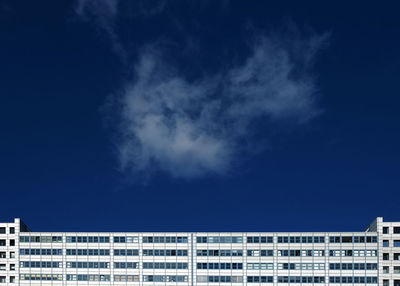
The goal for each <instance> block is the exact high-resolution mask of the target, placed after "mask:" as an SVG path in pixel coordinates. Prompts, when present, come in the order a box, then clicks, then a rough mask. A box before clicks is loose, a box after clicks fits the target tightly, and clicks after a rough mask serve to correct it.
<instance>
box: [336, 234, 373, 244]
mask: <svg viewBox="0 0 400 286" xmlns="http://www.w3.org/2000/svg"><path fill="white" fill-rule="evenodd" d="M377 241H378V238H377V237H376V236H330V237H329V242H330V243H377Z"/></svg>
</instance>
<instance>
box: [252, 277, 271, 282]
mask: <svg viewBox="0 0 400 286" xmlns="http://www.w3.org/2000/svg"><path fill="white" fill-rule="evenodd" d="M273 282H274V277H273V276H247V283H273Z"/></svg>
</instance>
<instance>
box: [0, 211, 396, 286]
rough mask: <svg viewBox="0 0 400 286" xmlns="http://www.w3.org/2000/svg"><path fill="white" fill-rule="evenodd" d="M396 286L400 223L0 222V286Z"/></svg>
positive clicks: (379, 220) (381, 221)
mask: <svg viewBox="0 0 400 286" xmlns="http://www.w3.org/2000/svg"><path fill="white" fill-rule="evenodd" d="M2 284H5V285H137V286H139V285H140V286H155V285H167V286H168V285H176V286H184V285H187V286H193V285H200V286H201V285H204V286H205V285H219V284H221V285H228V284H232V285H240V284H241V285H245V284H248V285H266V284H268V285H271V286H272V285H280V286H281V285H282V286H285V285H288V284H295V285H298V284H317V285H323V284H333V285H339V284H355V285H362V284H368V285H378V284H379V285H382V286H400V222H397V223H396V222H383V219H382V218H381V217H378V218H377V219H376V220H374V221H373V222H372V223H371V224H370V226H369V227H368V228H367V230H366V231H364V232H304V233H294V232H291V233H287V232H229V233H228V232H223V233H219V232H212V233H211V232H208V233H197V232H176V233H175V232H174V233H172V232H168V233H160V232H154V233H149V232H140V233H139V232H138V233H121V232H113V233H108V232H107V233H106V232H101V233H93V232H91V233H81V232H79V233H76V232H62V233H60V232H54V233H52V232H46V233H43V232H32V231H31V230H30V229H29V228H28V227H27V226H26V225H25V224H24V223H23V222H22V221H21V220H20V219H15V220H14V222H12V223H0V285H2Z"/></svg>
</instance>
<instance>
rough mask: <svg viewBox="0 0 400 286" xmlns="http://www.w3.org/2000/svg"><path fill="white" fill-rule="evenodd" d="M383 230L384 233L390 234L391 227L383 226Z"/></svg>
mask: <svg viewBox="0 0 400 286" xmlns="http://www.w3.org/2000/svg"><path fill="white" fill-rule="evenodd" d="M382 232H383V233H384V234H388V233H389V227H387V226H384V227H383V228H382Z"/></svg>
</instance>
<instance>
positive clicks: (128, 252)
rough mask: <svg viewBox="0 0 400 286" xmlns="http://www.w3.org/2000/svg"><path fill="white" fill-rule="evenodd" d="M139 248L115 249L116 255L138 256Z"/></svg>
mask: <svg viewBox="0 0 400 286" xmlns="http://www.w3.org/2000/svg"><path fill="white" fill-rule="evenodd" d="M138 255H139V250H137V249H114V256H138Z"/></svg>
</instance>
